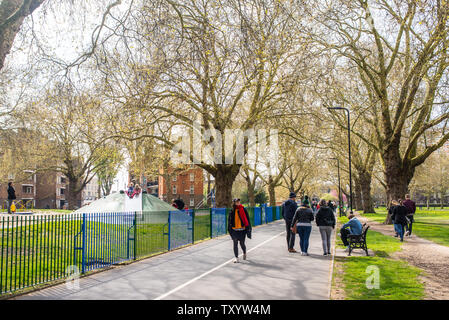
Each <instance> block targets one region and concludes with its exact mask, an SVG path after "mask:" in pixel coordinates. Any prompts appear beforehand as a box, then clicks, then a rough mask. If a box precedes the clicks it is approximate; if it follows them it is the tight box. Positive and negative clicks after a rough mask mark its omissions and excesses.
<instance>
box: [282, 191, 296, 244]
mask: <svg viewBox="0 0 449 320" xmlns="http://www.w3.org/2000/svg"><path fill="white" fill-rule="evenodd" d="M296 209H298V204H297V203H296V193H294V192H290V195H289V199H288V200H287V201H285V202H284V203H283V204H282V217H283V218H284V221H285V228H286V231H287V248H288V252H296V250H295V249H293V247H294V246H295V237H296V236H295V234H294V233H292V231H291V229H290V228H291V225H292V220H293V216H294V215H295V212H296Z"/></svg>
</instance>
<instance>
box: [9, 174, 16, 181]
mask: <svg viewBox="0 0 449 320" xmlns="http://www.w3.org/2000/svg"><path fill="white" fill-rule="evenodd" d="M15 177H16V176H15V175H14V173H8V179H9V180H14V178H15Z"/></svg>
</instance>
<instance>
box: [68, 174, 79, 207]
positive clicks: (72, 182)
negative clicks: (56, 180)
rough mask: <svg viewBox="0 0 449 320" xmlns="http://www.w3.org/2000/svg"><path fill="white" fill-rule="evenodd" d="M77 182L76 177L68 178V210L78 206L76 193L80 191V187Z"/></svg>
mask: <svg viewBox="0 0 449 320" xmlns="http://www.w3.org/2000/svg"><path fill="white" fill-rule="evenodd" d="M78 184H79V182H78V180H77V179H70V178H69V185H68V190H67V202H68V207H69V210H75V207H79V205H80V204H79V203H78V195H79V194H80V192H81V189H80V188H79V186H78Z"/></svg>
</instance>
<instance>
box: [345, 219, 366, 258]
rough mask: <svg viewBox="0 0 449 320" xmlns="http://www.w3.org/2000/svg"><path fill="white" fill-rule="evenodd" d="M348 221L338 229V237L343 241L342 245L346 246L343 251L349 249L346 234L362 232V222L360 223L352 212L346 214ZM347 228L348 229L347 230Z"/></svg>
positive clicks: (359, 233)
mask: <svg viewBox="0 0 449 320" xmlns="http://www.w3.org/2000/svg"><path fill="white" fill-rule="evenodd" d="M348 219H349V221H348V222H346V223H345V224H344V225H343V226H342V227H341V229H340V237H341V241H342V242H343V244H344V246H345V247H346V250H345V251H349V242H348V235H350V234H354V235H361V234H362V229H363V227H362V224H361V223H360V221H359V219H357V218H356V217H355V216H354V215H353V214H351V213H350V214H349V215H348ZM348 228H349V230H348Z"/></svg>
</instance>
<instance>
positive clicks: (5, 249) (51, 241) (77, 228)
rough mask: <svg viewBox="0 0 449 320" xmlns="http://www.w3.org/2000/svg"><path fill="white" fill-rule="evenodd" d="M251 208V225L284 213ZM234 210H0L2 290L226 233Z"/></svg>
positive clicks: (30, 284) (3, 292) (26, 285)
mask: <svg viewBox="0 0 449 320" xmlns="http://www.w3.org/2000/svg"><path fill="white" fill-rule="evenodd" d="M247 209H248V213H249V217H250V221H251V224H252V226H258V225H261V224H264V223H269V222H272V221H275V220H279V219H281V218H282V217H281V214H280V207H265V208H264V209H263V210H262V208H260V207H254V208H252V207H251V208H247ZM230 213H231V209H229V208H211V209H193V210H184V211H178V210H176V211H157V212H154V211H151V212H108V213H86V214H48V215H12V216H10V215H7V214H5V215H2V216H1V218H0V226H1V230H0V241H1V252H0V294H5V293H11V292H14V291H17V290H20V289H24V288H27V287H33V286H36V285H40V284H44V283H48V282H52V281H55V280H60V279H65V278H67V277H68V276H70V275H73V273H79V274H84V273H87V272H89V271H92V270H95V269H99V268H104V267H107V266H111V265H114V264H117V263H121V262H124V261H131V260H136V259H142V258H144V257H148V256H151V255H153V254H157V253H163V252H166V251H170V250H173V249H176V248H179V247H182V246H186V245H189V244H192V243H195V242H197V241H201V240H205V239H210V238H215V237H219V236H222V235H225V234H227V233H228V231H227V221H228V216H229V214H230Z"/></svg>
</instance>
